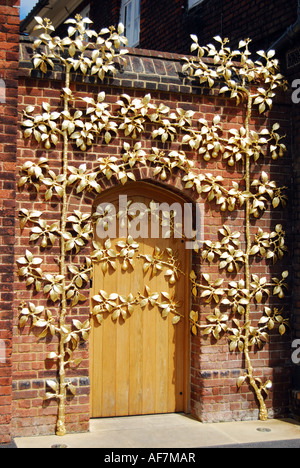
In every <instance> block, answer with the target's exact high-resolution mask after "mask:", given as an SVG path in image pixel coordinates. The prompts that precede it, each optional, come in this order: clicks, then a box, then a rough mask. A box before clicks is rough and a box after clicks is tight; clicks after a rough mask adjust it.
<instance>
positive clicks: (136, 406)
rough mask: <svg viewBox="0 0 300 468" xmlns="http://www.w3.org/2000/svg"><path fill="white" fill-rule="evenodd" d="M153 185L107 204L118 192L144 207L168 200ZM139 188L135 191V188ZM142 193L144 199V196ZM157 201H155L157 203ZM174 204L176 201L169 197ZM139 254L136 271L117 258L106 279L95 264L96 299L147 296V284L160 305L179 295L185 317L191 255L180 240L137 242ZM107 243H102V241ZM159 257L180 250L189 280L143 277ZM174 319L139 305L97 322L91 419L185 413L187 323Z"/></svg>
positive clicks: (161, 274)
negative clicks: (125, 315) (156, 253)
mask: <svg viewBox="0 0 300 468" xmlns="http://www.w3.org/2000/svg"><path fill="white" fill-rule="evenodd" d="M148 185H149V184H144V183H138V184H131V185H130V186H129V190H127V192H126V191H125V190H126V188H125V189H123V190H119V191H118V190H117V191H116V193H112V196H111V197H107V198H105V202H110V203H117V201H118V196H119V194H120V193H127V194H128V199H134V201H135V202H136V201H140V202H143V203H144V204H146V205H149V203H150V202H151V201H152V200H153V199H155V201H157V202H159V203H161V201H166V199H167V196H166V191H162V193H161V192H160V191H159V190H157V189H156V188H155V189H154V190H153V189H152V188H151V187H148ZM133 186H135V187H133ZM141 192H142V193H143V195H142V196H141V195H140V194H141ZM154 196H155V198H154ZM169 198H170V201H171V200H173V201H174V198H173V196H171V197H170V196H169ZM119 241H120V239H119V238H116V239H111V248H112V249H115V250H117V249H118V247H117V244H118V242H119ZM136 241H137V242H138V244H139V248H138V252H136V254H135V256H134V260H135V266H134V268H132V267H131V266H130V267H129V268H128V269H127V270H126V271H123V270H122V259H119V258H118V259H116V270H113V269H111V268H109V269H108V271H107V272H106V273H105V274H104V273H103V271H102V265H101V263H100V264H99V265H95V268H94V281H93V291H92V295H93V296H94V295H96V294H99V291H101V290H104V291H106V292H107V293H108V294H112V293H117V294H119V295H122V296H125V297H127V296H128V295H129V294H130V293H132V295H133V296H138V294H139V293H140V294H142V295H144V294H145V285H147V286H149V287H150V290H151V292H156V293H159V294H160V297H161V302H163V301H166V298H164V297H163V296H161V293H162V292H166V293H169V294H170V295H173V294H174V295H175V297H176V300H178V301H180V302H182V307H181V309H180V313H181V314H182V315H185V316H186V317H187V314H188V310H187V307H188V301H189V288H188V282H187V277H188V273H189V271H190V257H189V252H188V251H186V250H185V248H184V244H182V242H181V239H172V238H171V239H161V238H160V239H151V238H149V236H148V237H147V236H146V237H145V238H143V239H141V238H139V239H137V240H136ZM99 242H100V243H101V242H102V243H103V242H104V241H103V240H99ZM156 246H158V247H159V248H160V250H161V252H163V251H165V250H166V248H171V249H173V252H175V251H176V250H178V262H179V263H180V268H181V269H182V270H183V271H186V272H187V276H184V275H180V277H179V279H178V281H176V283H175V284H174V285H170V284H169V282H168V277H166V276H165V274H164V273H165V271H166V268H164V269H163V271H161V272H159V273H158V274H155V275H153V272H152V269H151V268H149V269H148V271H147V272H146V273H145V272H144V271H143V267H144V265H145V261H146V260H145V257H144V256H145V255H153V252H154V249H155V247H156ZM172 318H173V316H172V315H171V314H169V316H168V317H166V318H163V317H162V314H161V310H160V309H159V308H158V307H157V305H155V306H154V307H152V306H151V305H150V304H148V305H147V306H146V307H141V306H140V305H138V304H136V305H135V306H134V311H133V313H132V315H131V316H129V317H128V318H126V320H124V319H123V318H122V317H119V318H118V319H117V320H115V321H114V320H112V317H111V314H109V313H105V314H104V320H103V322H102V324H101V325H99V324H97V323H96V321H95V322H94V323H93V327H92V333H91V335H92V336H91V345H90V347H91V352H90V361H91V368H90V369H91V371H90V379H91V415H92V417H112V416H123V415H124V416H125V415H137V414H152V413H168V412H175V411H176V412H180V411H186V410H187V400H188V385H187V367H188V354H189V353H188V345H189V343H188V332H187V328H188V325H187V323H188V322H187V320H184V319H181V321H180V322H179V323H177V324H176V325H173V323H172Z"/></svg>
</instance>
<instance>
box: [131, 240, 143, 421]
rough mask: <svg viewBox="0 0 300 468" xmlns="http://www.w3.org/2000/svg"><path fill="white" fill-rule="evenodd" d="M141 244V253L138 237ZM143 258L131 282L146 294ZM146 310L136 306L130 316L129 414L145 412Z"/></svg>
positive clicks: (132, 274) (137, 289)
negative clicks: (144, 342) (144, 355)
mask: <svg viewBox="0 0 300 468" xmlns="http://www.w3.org/2000/svg"><path fill="white" fill-rule="evenodd" d="M137 242H138V243H139V245H140V248H139V253H140V254H143V253H144V244H143V242H142V239H137ZM143 263H144V262H143V260H142V259H141V258H139V259H138V258H137V259H136V264H135V269H134V271H133V272H132V273H131V278H132V281H131V284H132V283H133V284H132V287H134V291H135V294H138V293H141V294H144V277H143V274H142V271H143ZM143 314H144V311H143V309H142V308H141V307H139V306H136V307H135V311H134V313H133V315H132V316H131V317H130V323H129V325H130V330H129V333H130V340H129V359H130V370H129V373H130V375H129V414H130V415H136V414H142V413H143V328H144V326H146V325H147V324H146V323H145V320H144V316H143Z"/></svg>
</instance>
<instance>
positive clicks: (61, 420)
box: [56, 65, 71, 436]
mask: <svg viewBox="0 0 300 468" xmlns="http://www.w3.org/2000/svg"><path fill="white" fill-rule="evenodd" d="M70 75H71V66H70V65H67V66H66V80H65V87H66V88H69V87H70ZM68 110H69V97H68V96H67V95H66V94H65V95H64V111H65V112H68ZM63 137H64V141H63V175H64V182H63V197H62V212H61V233H62V236H61V256H60V274H61V275H62V277H63V280H62V287H63V293H62V299H61V311H60V319H59V325H60V343H59V380H60V382H59V384H60V394H59V406H58V421H57V428H56V434H57V435H59V436H64V435H65V434H66V426H65V419H66V418H65V412H66V371H65V346H64V339H63V338H64V333H63V329H64V326H65V322H66V315H67V297H66V273H67V271H66V247H65V244H66V243H65V239H64V234H65V233H66V225H67V208H68V197H67V173H68V147H69V138H68V131H67V130H65V131H64V132H63Z"/></svg>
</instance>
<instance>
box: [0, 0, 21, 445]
mask: <svg viewBox="0 0 300 468" xmlns="http://www.w3.org/2000/svg"><path fill="white" fill-rule="evenodd" d="M18 59H19V1H15V0H0V79H1V99H0V443H8V442H10V439H11V437H10V434H11V430H10V422H11V411H12V390H11V388H12V359H11V356H12V321H13V306H12V304H13V297H14V296H13V293H14V287H13V280H14V277H13V269H14V239H15V230H14V229H15V195H16V189H15V172H16V151H17V147H16V136H17V123H18V118H17V103H18V99H17V97H18V81H17V80H18Z"/></svg>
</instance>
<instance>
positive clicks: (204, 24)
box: [91, 0, 297, 54]
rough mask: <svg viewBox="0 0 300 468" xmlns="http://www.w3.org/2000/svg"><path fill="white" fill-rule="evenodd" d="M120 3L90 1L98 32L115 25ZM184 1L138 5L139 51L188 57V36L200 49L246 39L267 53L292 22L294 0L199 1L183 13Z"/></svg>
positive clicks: (158, 0)
mask: <svg viewBox="0 0 300 468" xmlns="http://www.w3.org/2000/svg"><path fill="white" fill-rule="evenodd" d="M120 5H121V0H112V1H111V0H103V1H102V2H101V9H99V4H98V1H97V0H94V1H93V0H92V2H91V19H92V20H93V21H94V22H95V28H96V29H101V28H102V27H107V25H108V24H115V25H116V24H117V23H118V22H119V20H120ZM187 5H188V0H173V1H169V0H151V1H149V0H141V32H140V44H139V47H140V48H142V49H150V50H162V51H165V52H174V53H182V54H188V53H189V52H190V34H197V35H198V37H199V42H200V44H203V45H205V44H207V43H209V42H210V41H211V39H212V37H213V36H216V35H221V36H222V37H228V38H229V39H230V40H231V41H233V43H234V44H237V43H238V41H239V40H241V39H245V38H248V37H250V38H251V39H252V40H253V50H259V49H267V48H268V47H269V46H270V45H271V43H272V42H273V41H274V40H275V39H277V38H278V37H279V36H280V35H281V34H282V33H283V32H284V31H285V30H286V29H287V27H288V26H290V25H291V24H293V23H294V22H295V21H296V18H297V0H289V1H286V2H283V1H282V0H258V1H255V2H254V1H253V0H243V1H241V0H204V1H203V2H201V3H200V4H199V5H197V6H195V7H194V8H193V9H191V10H189V9H188V6H187Z"/></svg>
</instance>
